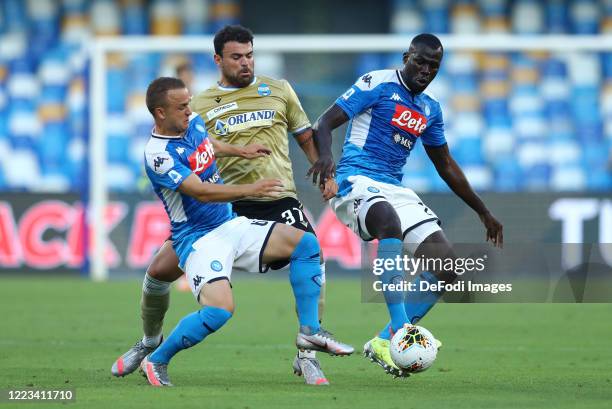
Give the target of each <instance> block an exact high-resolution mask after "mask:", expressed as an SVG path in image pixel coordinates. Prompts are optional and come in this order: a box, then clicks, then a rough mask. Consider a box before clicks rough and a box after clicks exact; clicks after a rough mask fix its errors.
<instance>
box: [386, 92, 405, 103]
mask: <svg viewBox="0 0 612 409" xmlns="http://www.w3.org/2000/svg"><path fill="white" fill-rule="evenodd" d="M389 99H390V100H391V101H397V102H404V100H403V99H402V97H400V96H399V95H397V92H394V93H393V95H391V97H390V98H389Z"/></svg>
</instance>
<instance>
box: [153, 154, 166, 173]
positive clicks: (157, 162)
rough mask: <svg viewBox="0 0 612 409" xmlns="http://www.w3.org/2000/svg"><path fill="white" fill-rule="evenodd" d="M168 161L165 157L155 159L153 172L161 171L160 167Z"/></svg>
mask: <svg viewBox="0 0 612 409" xmlns="http://www.w3.org/2000/svg"><path fill="white" fill-rule="evenodd" d="M167 160H168V158H164V157H163V156H158V157H157V158H155V159H153V170H157V169H159V167H160V166H161V165H163V164H164V162H165V161H167Z"/></svg>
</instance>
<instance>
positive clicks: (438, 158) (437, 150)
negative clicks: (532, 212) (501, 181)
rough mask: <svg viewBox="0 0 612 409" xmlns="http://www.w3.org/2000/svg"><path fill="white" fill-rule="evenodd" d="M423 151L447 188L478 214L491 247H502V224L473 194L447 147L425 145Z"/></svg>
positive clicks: (445, 145)
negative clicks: (491, 244)
mask: <svg viewBox="0 0 612 409" xmlns="http://www.w3.org/2000/svg"><path fill="white" fill-rule="evenodd" d="M425 151H426V152H427V156H429V159H430V160H431V161H432V162H433V164H434V166H435V167H436V170H437V171H438V174H439V175H440V177H441V178H442V179H443V180H444V181H445V182H446V184H447V185H448V187H450V188H451V190H452V191H453V192H455V194H456V195H457V196H459V197H460V198H461V199H462V200H463V201H464V202H465V203H466V204H467V205H468V206H470V207H471V208H472V209H474V211H475V212H476V213H478V216H479V217H480V220H481V221H482V223H483V224H484V225H485V228H486V229H487V237H486V239H487V241H488V240H491V242H492V243H493V245H495V246H497V247H502V246H503V243H504V236H503V226H502V224H501V223H500V222H499V221H497V219H496V218H495V217H494V216H493V215H492V214H491V212H489V209H487V207H486V206H485V204H484V203H483V201H482V200H481V199H480V197H479V196H478V195H477V194H476V192H474V190H473V189H472V186H470V183H469V182H468V180H467V178H466V177H465V174H464V173H463V171H462V170H461V168H460V167H459V165H458V164H457V162H455V159H453V157H452V156H451V154H450V151H449V150H448V145H447V144H444V145H442V146H436V147H433V146H426V145H425Z"/></svg>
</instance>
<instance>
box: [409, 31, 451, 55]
mask: <svg viewBox="0 0 612 409" xmlns="http://www.w3.org/2000/svg"><path fill="white" fill-rule="evenodd" d="M417 44H423V45H426V46H427V47H429V48H432V49H434V50H435V49H438V48H441V49H442V51H444V47H442V43H441V42H440V39H439V38H438V37H436V36H435V35H433V34H430V33H421V34H419V35H417V36H416V37H414V38H413V39H412V41H411V42H410V46H411V47H412V46H413V45H417Z"/></svg>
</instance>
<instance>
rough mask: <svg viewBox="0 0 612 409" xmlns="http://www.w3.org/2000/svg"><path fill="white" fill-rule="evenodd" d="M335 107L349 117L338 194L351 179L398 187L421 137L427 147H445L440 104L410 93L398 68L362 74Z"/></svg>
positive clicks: (424, 96)
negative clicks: (359, 176)
mask: <svg viewBox="0 0 612 409" xmlns="http://www.w3.org/2000/svg"><path fill="white" fill-rule="evenodd" d="M336 105H338V106H339V107H340V108H342V110H343V111H344V112H346V114H347V115H348V117H349V118H350V122H349V126H348V129H347V132H346V137H345V141H344V147H343V150H342V158H341V159H340V161H339V163H338V168H337V170H336V176H337V177H336V180H337V182H338V184H339V192H338V194H339V195H340V196H343V195H346V194H347V193H348V192H349V191H350V189H351V185H350V183H348V182H347V180H346V179H347V178H348V177H349V176H354V175H363V176H367V177H369V178H371V179H374V180H376V181H379V182H384V183H390V184H393V185H398V186H400V185H401V181H402V168H403V167H404V165H405V164H406V160H407V159H408V157H409V156H410V152H411V151H412V149H413V148H414V146H415V143H417V141H418V140H419V139H421V141H422V143H423V144H424V145H427V146H441V145H444V144H445V143H446V139H445V138H444V121H443V119H442V110H441V109H440V104H439V103H438V101H436V100H435V99H434V98H432V97H431V96H429V95H427V94H426V93H421V94H414V93H412V92H411V91H410V90H409V88H408V86H407V85H406V84H405V83H404V81H403V79H402V77H401V74H400V72H399V71H397V70H381V71H372V72H370V73H367V74H365V75H363V76H362V77H361V78H359V79H358V80H357V82H356V83H355V84H354V85H353V86H352V87H351V88H349V89H348V91H346V92H345V93H344V94H343V95H341V96H340V97H339V98H338V99H337V100H336Z"/></svg>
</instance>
